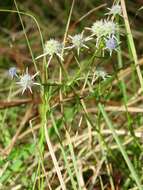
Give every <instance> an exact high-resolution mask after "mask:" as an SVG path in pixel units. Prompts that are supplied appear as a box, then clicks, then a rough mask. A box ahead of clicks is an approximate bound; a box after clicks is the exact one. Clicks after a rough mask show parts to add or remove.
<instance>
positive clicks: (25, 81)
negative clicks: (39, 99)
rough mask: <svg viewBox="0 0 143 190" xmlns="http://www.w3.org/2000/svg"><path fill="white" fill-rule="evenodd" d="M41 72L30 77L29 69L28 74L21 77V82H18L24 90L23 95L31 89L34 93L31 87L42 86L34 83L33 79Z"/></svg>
mask: <svg viewBox="0 0 143 190" xmlns="http://www.w3.org/2000/svg"><path fill="white" fill-rule="evenodd" d="M38 73H39V72H37V73H35V74H34V75H32V76H31V75H30V74H29V73H28V68H27V69H26V73H25V74H23V75H21V76H20V81H19V82H17V84H18V85H20V86H21V88H22V94H23V93H24V92H25V90H27V89H29V90H30V92H31V93H32V89H31V87H32V86H33V85H40V84H39V83H36V82H34V81H33V79H34V78H35V77H36V76H37V75H38Z"/></svg>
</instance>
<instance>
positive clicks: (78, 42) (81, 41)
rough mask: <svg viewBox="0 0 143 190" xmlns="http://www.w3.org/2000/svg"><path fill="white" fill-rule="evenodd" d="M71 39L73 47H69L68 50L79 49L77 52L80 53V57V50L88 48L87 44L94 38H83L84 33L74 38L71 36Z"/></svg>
mask: <svg viewBox="0 0 143 190" xmlns="http://www.w3.org/2000/svg"><path fill="white" fill-rule="evenodd" d="M69 38H70V39H71V42H72V45H71V46H69V47H67V49H68V48H69V49H70V48H74V47H75V48H76V49H77V52H78V55H79V51H80V48H82V47H85V48H88V46H87V45H85V43H86V42H87V41H89V40H91V39H92V38H91V37H85V38H84V36H83V32H82V33H80V34H76V35H74V36H70V35H69Z"/></svg>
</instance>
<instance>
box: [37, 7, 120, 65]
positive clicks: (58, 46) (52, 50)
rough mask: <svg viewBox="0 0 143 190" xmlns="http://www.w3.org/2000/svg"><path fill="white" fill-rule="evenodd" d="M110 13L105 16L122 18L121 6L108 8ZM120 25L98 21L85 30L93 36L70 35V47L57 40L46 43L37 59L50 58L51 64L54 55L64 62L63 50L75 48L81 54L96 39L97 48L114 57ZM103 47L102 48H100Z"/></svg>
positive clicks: (110, 21)
mask: <svg viewBox="0 0 143 190" xmlns="http://www.w3.org/2000/svg"><path fill="white" fill-rule="evenodd" d="M108 10H109V12H108V13H106V14H105V15H109V16H110V15H114V17H115V16H116V15H119V16H121V12H122V11H121V6H120V5H119V4H114V5H113V6H112V7H111V8H108ZM118 28H119V27H118V25H117V23H116V22H114V20H113V19H112V20H110V19H109V18H107V19H101V20H97V21H96V22H94V23H93V24H92V26H91V27H86V28H85V29H87V30H89V31H90V32H91V34H90V35H89V36H85V37H84V35H83V33H84V32H81V33H79V34H75V35H73V36H71V35H68V40H67V41H68V42H69V43H70V45H69V46H63V44H62V43H61V42H59V41H57V40H55V39H50V40H48V41H46V43H45V47H44V50H43V54H41V55H39V56H38V57H37V58H36V59H39V58H41V57H43V56H49V61H48V65H49V62H50V61H51V59H52V58H53V56H54V55H56V56H57V57H59V58H60V60H61V61H63V60H64V59H63V53H62V50H63V49H64V50H70V49H73V48H75V49H76V50H77V54H78V55H79V54H80V50H81V49H82V48H86V49H88V48H89V47H88V45H87V42H88V41H91V40H92V41H94V38H95V40H96V44H95V47H96V48H100V47H102V50H103V51H104V50H108V51H109V54H110V56H111V55H112V52H113V51H114V50H115V51H116V50H117V46H118V45H119V42H118V40H117V38H116V33H117V32H118ZM101 44H102V45H101ZM100 45H101V46H100Z"/></svg>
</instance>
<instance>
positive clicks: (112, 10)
mask: <svg viewBox="0 0 143 190" xmlns="http://www.w3.org/2000/svg"><path fill="white" fill-rule="evenodd" d="M107 9H108V10H109V12H108V13H106V14H105V15H114V16H116V15H120V16H121V13H122V9H121V6H120V5H119V4H115V5H113V6H112V7H111V8H107Z"/></svg>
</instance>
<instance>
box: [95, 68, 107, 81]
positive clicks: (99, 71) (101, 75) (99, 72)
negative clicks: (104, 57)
mask: <svg viewBox="0 0 143 190" xmlns="http://www.w3.org/2000/svg"><path fill="white" fill-rule="evenodd" d="M94 74H95V75H96V78H102V79H103V80H106V79H107V78H109V77H111V76H110V75H108V73H107V72H106V71H105V69H103V68H102V67H101V68H97V69H96V71H95V73H94Z"/></svg>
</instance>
